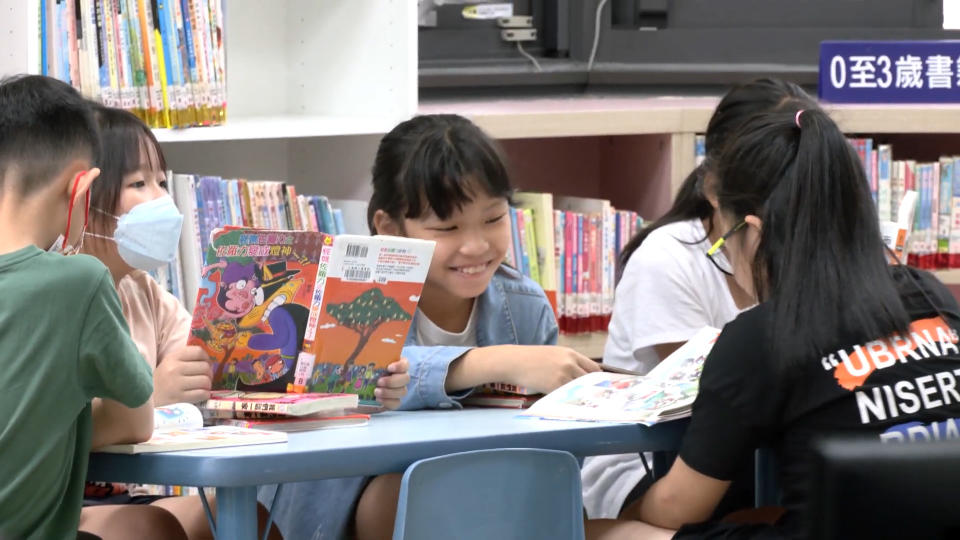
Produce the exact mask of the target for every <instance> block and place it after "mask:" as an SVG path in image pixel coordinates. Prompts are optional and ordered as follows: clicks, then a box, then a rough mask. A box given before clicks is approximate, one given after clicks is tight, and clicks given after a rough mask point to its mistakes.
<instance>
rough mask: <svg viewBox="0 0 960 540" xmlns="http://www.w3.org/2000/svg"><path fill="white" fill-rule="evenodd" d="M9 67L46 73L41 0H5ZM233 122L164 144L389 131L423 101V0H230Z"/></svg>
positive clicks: (2, 68)
mask: <svg viewBox="0 0 960 540" xmlns="http://www.w3.org/2000/svg"><path fill="white" fill-rule="evenodd" d="M0 10H2V13H0V51H3V52H0V75H8V74H13V73H22V72H27V73H36V72H38V64H39V57H40V51H39V20H38V15H37V14H38V10H39V0H26V1H16V2H14V1H9V2H4V5H3V7H2V8H0ZM224 24H225V29H224V35H225V48H226V57H227V58H228V60H227V63H228V68H227V70H226V72H227V123H226V124H225V125H223V126H220V127H212V128H211V127H201V128H187V129H181V130H169V129H163V130H157V137H158V139H159V140H161V141H162V142H202V141H212V140H243V139H272V138H282V139H291V138H298V137H321V136H337V135H357V134H369V133H383V132H385V131H387V130H389V129H390V127H392V126H393V125H394V124H396V123H397V122H398V121H400V120H402V119H404V118H407V117H409V116H410V115H411V114H412V113H413V112H414V111H415V109H416V105H417V81H416V77H417V34H416V31H417V26H416V3H415V2H409V1H406V0H331V1H323V2H314V1H310V0H277V1H273V2H270V3H269V5H267V4H265V3H263V2H259V1H257V0H229V2H224Z"/></svg>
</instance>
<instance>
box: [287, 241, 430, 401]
mask: <svg viewBox="0 0 960 540" xmlns="http://www.w3.org/2000/svg"><path fill="white" fill-rule="evenodd" d="M433 248H434V242H430V241H425V240H416V239H411V238H399V237H393V236H380V235H378V236H358V235H340V236H337V237H336V238H335V239H334V241H333V249H332V250H331V253H330V262H329V269H328V271H327V275H326V279H325V280H323V281H324V284H323V286H322V292H319V294H317V295H315V296H314V303H315V305H317V304H318V305H319V306H320V309H319V310H318V313H317V319H316V325H317V326H316V328H317V330H316V337H315V339H314V340H313V341H312V342H310V343H308V344H306V345H305V347H304V349H305V353H304V363H305V365H307V366H310V365H312V369H310V370H306V369H305V370H302V371H301V373H300V374H301V377H302V378H303V380H301V379H299V378H298V380H297V383H296V384H298V385H299V384H304V385H305V386H306V389H307V390H308V391H310V392H335V393H336V392H346V393H353V394H358V395H359V396H360V400H361V401H362V402H367V403H369V402H372V401H374V390H375V388H376V385H377V380H378V379H379V378H380V377H381V376H383V375H386V374H387V366H388V365H390V364H391V363H393V362H395V361H397V360H399V359H400V351H401V349H402V348H403V344H404V342H405V340H406V337H407V332H408V331H409V330H410V324H411V322H412V320H413V316H414V314H415V312H416V309H417V302H418V301H419V300H420V291H421V290H422V289H423V282H424V280H425V279H426V277H427V270H428V269H429V267H430V259H431V257H432V256H433ZM320 281H321V280H320V279H318V282H320ZM320 289H321V287H319V286H318V287H317V290H318V291H320ZM312 315H313V314H311V316H312ZM311 318H312V317H311ZM307 377H309V379H307Z"/></svg>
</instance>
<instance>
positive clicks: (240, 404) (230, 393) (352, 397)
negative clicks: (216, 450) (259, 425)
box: [203, 390, 359, 416]
mask: <svg viewBox="0 0 960 540" xmlns="http://www.w3.org/2000/svg"><path fill="white" fill-rule="evenodd" d="M358 405H359V401H358V398H357V395H356V394H319V393H308V394H281V393H276V392H241V391H234V390H214V391H213V392H212V393H211V395H210V399H208V400H207V402H206V403H204V404H203V408H205V409H207V410H209V411H218V412H219V411H236V412H241V413H245V412H260V413H270V414H282V415H287V416H305V415H308V414H317V413H321V412H324V411H341V410H343V409H352V408H355V407H357V406H358Z"/></svg>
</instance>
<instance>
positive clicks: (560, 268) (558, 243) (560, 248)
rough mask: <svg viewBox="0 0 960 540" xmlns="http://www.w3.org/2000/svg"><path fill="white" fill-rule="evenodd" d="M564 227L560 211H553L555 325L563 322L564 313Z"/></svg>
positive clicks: (562, 215)
mask: <svg viewBox="0 0 960 540" xmlns="http://www.w3.org/2000/svg"><path fill="white" fill-rule="evenodd" d="M564 227H565V220H564V214H563V211H562V210H553V250H554V255H553V257H554V264H555V265H556V268H557V324H559V323H560V321H562V320H563V317H564V314H565V313H566V310H565V306H564V285H565V275H564V265H563V261H564V249H565V245H564V239H565V234H564Z"/></svg>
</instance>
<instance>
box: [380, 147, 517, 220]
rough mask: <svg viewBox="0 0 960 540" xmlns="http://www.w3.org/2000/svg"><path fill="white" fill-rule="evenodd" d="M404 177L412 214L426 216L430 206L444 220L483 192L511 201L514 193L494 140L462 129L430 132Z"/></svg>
mask: <svg viewBox="0 0 960 540" xmlns="http://www.w3.org/2000/svg"><path fill="white" fill-rule="evenodd" d="M478 131H479V130H478ZM398 181H399V184H400V186H401V191H402V193H403V197H404V199H405V203H406V204H405V206H406V212H405V217H407V218H408V219H416V218H420V217H422V216H423V215H424V214H426V213H427V212H428V211H432V212H433V213H434V214H435V215H436V216H437V217H438V218H439V219H441V220H443V219H448V218H449V217H450V216H451V215H452V214H453V213H454V212H455V211H458V210H461V209H462V208H463V206H464V205H465V204H468V203H470V202H472V201H473V200H474V199H475V198H476V197H477V195H479V194H486V195H488V196H490V197H494V198H505V199H507V200H509V199H510V196H511V195H512V193H513V190H512V188H511V187H510V178H509V175H508V174H507V169H506V166H505V165H504V161H503V158H502V157H501V155H500V152H499V151H498V149H497V148H496V147H495V146H494V145H493V143H492V142H491V141H490V140H489V139H486V138H485V137H477V136H475V135H473V134H472V133H466V134H464V133H460V132H458V131H456V130H444V131H438V132H434V133H430V134H425V135H424V136H423V137H422V138H421V139H420V141H419V144H418V145H417V147H416V148H415V149H414V151H413V153H412V154H411V155H410V156H409V158H408V159H407V163H406V164H405V166H404V167H403V170H402V171H401V174H400V176H399V178H398Z"/></svg>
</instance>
